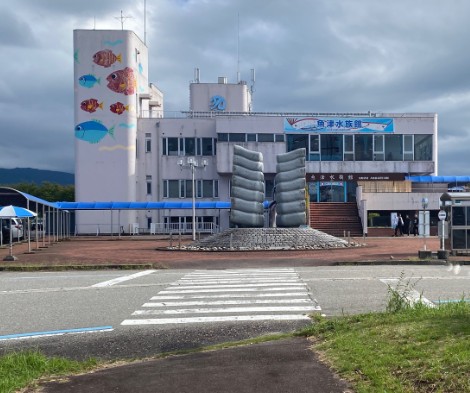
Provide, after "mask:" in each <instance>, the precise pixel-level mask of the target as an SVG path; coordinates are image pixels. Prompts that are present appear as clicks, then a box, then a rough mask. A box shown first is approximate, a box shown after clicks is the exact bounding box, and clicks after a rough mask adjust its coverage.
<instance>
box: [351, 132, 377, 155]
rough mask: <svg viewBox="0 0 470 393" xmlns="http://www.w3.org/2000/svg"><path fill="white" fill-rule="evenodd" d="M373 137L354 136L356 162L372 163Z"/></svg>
mask: <svg viewBox="0 0 470 393" xmlns="http://www.w3.org/2000/svg"><path fill="white" fill-rule="evenodd" d="M372 140H373V138H372V135H364V134H358V135H354V153H355V158H356V161H372Z"/></svg>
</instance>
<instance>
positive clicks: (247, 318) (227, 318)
mask: <svg viewBox="0 0 470 393" xmlns="http://www.w3.org/2000/svg"><path fill="white" fill-rule="evenodd" d="M297 320H310V317H309V316H307V315H302V314H291V315H283V314H277V315H234V316H223V317H193V318H162V319H126V320H125V321H123V322H122V323H121V325H124V326H130V325H169V324H173V323H176V324H182V323H208V322H242V321H249V322H253V321H297Z"/></svg>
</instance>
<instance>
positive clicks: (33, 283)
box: [0, 266, 470, 359]
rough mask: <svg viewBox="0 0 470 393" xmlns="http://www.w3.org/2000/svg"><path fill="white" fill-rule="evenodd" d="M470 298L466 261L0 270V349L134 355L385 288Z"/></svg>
mask: <svg viewBox="0 0 470 393" xmlns="http://www.w3.org/2000/svg"><path fill="white" fill-rule="evenodd" d="M401 274H404V275H405V279H404V280H403V281H402V282H404V283H406V282H409V285H408V286H409V287H412V288H413V289H414V290H415V295H416V296H420V295H421V296H423V297H424V298H425V299H428V300H429V301H430V302H434V303H437V302H439V301H455V300H458V299H461V298H462V296H464V297H465V298H467V299H469V298H470V266H462V267H445V266H337V267H332V266H325V267H302V268H300V267H299V268H275V269H248V270H246V269H225V270H146V271H73V272H72V271H71V272H33V273H31V272H25V273H18V272H11V273H10V272H2V273H0V318H1V319H0V353H4V352H8V351H11V350H14V349H24V348H40V349H41V350H42V351H43V352H44V353H46V354H48V355H62V356H67V357H69V358H76V359H83V358H88V357H90V356H94V357H99V358H103V359H116V358H136V357H137V358H141V357H146V356H152V355H155V354H157V353H161V352H166V351H173V350H177V349H189V348H197V347H201V346H205V345H210V344H215V343H221V342H226V341H235V340H241V339H245V338H250V337H254V336H259V335H262V334H267V333H274V332H286V331H292V330H295V329H298V328H300V327H302V326H305V325H307V324H308V323H309V320H308V318H306V316H307V315H308V314H311V313H313V312H319V313H322V314H325V315H327V316H333V315H342V314H355V313H360V312H367V311H374V310H383V309H384V308H385V306H386V302H387V290H388V285H391V286H395V285H397V283H398V282H399V281H398V280H397V279H398V278H399V277H400V275H401Z"/></svg>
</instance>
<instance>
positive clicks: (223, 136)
mask: <svg viewBox="0 0 470 393" xmlns="http://www.w3.org/2000/svg"><path fill="white" fill-rule="evenodd" d="M217 139H218V140H219V142H228V134H227V133H226V132H221V133H220V134H217Z"/></svg>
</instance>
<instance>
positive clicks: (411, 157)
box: [287, 134, 433, 161]
mask: <svg viewBox="0 0 470 393" xmlns="http://www.w3.org/2000/svg"><path fill="white" fill-rule="evenodd" d="M299 148H305V149H306V151H307V155H306V159H307V161H385V160H386V161H432V150H433V149H432V135H412V134H409V135H397V134H392V135H383V134H377V135H370V134H320V135H319V134H315V135H313V134H288V135H287V151H292V150H296V149H299Z"/></svg>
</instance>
